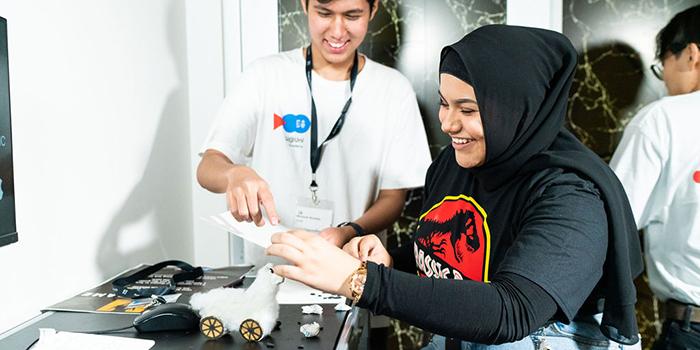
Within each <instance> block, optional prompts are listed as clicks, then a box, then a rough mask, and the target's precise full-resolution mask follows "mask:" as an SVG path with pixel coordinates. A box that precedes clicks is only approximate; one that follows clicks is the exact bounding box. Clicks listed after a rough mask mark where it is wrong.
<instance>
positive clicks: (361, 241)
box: [343, 235, 393, 267]
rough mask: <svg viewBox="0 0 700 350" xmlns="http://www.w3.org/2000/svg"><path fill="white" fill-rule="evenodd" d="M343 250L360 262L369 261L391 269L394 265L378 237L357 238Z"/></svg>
mask: <svg viewBox="0 0 700 350" xmlns="http://www.w3.org/2000/svg"><path fill="white" fill-rule="evenodd" d="M343 250H344V251H346V252H347V253H348V254H350V255H352V256H353V257H355V258H357V259H360V261H365V260H369V261H371V262H374V263H377V264H384V266H387V267H391V265H392V263H393V261H392V259H391V255H389V252H387V251H386V248H384V245H382V241H381V240H380V239H379V237H377V235H367V236H362V237H355V238H353V239H351V240H350V242H348V243H347V244H346V245H345V246H344V247H343Z"/></svg>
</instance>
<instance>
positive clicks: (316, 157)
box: [306, 45, 358, 204]
mask: <svg viewBox="0 0 700 350" xmlns="http://www.w3.org/2000/svg"><path fill="white" fill-rule="evenodd" d="M357 56H358V55H357V51H355V57H354V58H353V61H352V68H351V69H350V98H348V100H347V102H345V106H343V110H342V111H341V112H340V116H339V117H338V120H336V122H335V125H333V129H331V133H330V134H329V135H328V137H327V138H326V140H325V141H323V142H322V143H321V145H319V144H318V125H317V124H316V121H317V119H318V118H317V116H316V102H314V93H313V88H312V87H311V71H312V70H313V67H314V64H313V60H312V54H311V45H309V47H308V49H307V50H306V81H307V82H308V83H309V92H310V93H311V152H310V153H311V157H310V159H311V185H309V189H310V190H311V196H312V200H313V201H314V203H316V204H318V197H317V196H316V191H317V190H318V184H317V183H316V169H318V165H319V163H321V155H322V153H323V147H324V146H325V145H326V143H327V142H328V141H330V140H332V139H333V138H334V137H336V136H338V134H339V133H340V130H341V129H342V128H343V123H345V115H346V114H347V112H348V109H349V108H350V104H352V89H353V88H354V87H355V80H357V68H358V67H357V66H358V64H357V60H358V59H357Z"/></svg>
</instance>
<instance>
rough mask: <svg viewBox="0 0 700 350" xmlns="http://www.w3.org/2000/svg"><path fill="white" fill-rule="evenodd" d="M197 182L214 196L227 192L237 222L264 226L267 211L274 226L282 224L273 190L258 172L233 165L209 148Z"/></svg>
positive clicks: (201, 164) (222, 155)
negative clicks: (263, 210) (248, 222)
mask: <svg viewBox="0 0 700 350" xmlns="http://www.w3.org/2000/svg"><path fill="white" fill-rule="evenodd" d="M197 181H198V182H199V184H200V185H202V187H204V188H206V189H208V190H209V191H212V192H214V193H226V201H227V204H228V207H229V210H230V211H231V214H232V215H233V217H234V218H235V219H236V220H238V221H253V222H255V224H256V225H258V226H262V225H263V224H264V219H263V215H262V211H261V210H260V209H261V206H262V207H264V208H265V211H266V212H267V215H268V218H269V220H270V222H271V223H272V224H273V225H277V224H278V223H279V217H278V215H277V211H276V209H275V204H274V200H273V198H272V192H270V188H269V186H268V184H267V182H265V180H263V179H262V178H261V177H260V176H259V175H258V174H257V173H256V172H255V170H253V169H252V168H250V167H247V166H245V165H239V164H234V163H233V162H232V161H231V160H230V159H229V158H228V157H226V155H224V154H223V153H221V152H219V151H216V150H212V149H209V150H207V151H206V152H204V154H203V155H202V160H201V161H200V163H199V166H198V167H197Z"/></svg>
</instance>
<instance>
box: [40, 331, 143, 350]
mask: <svg viewBox="0 0 700 350" xmlns="http://www.w3.org/2000/svg"><path fill="white" fill-rule="evenodd" d="M39 331H40V338H39V342H38V343H36V345H34V346H33V347H32V348H31V349H32V350H75V349H90V350H148V349H150V348H152V347H153V345H155V343H156V342H155V341H153V340H149V339H135V338H124V337H115V336H108V335H96V334H85V333H72V332H58V333H56V331H55V330H54V329H50V328H42V329H40V330H39Z"/></svg>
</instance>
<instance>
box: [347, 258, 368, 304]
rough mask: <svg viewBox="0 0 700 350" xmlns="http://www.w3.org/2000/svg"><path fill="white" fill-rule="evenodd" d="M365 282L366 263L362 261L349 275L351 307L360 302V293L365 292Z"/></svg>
mask: <svg viewBox="0 0 700 350" xmlns="http://www.w3.org/2000/svg"><path fill="white" fill-rule="evenodd" d="M365 282H367V262H366V261H363V262H362V263H360V267H358V268H357V270H355V272H353V273H352V275H350V279H349V280H348V283H349V284H350V295H351V297H352V306H355V305H356V304H357V302H358V301H360V298H362V292H363V291H364V290H365Z"/></svg>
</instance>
